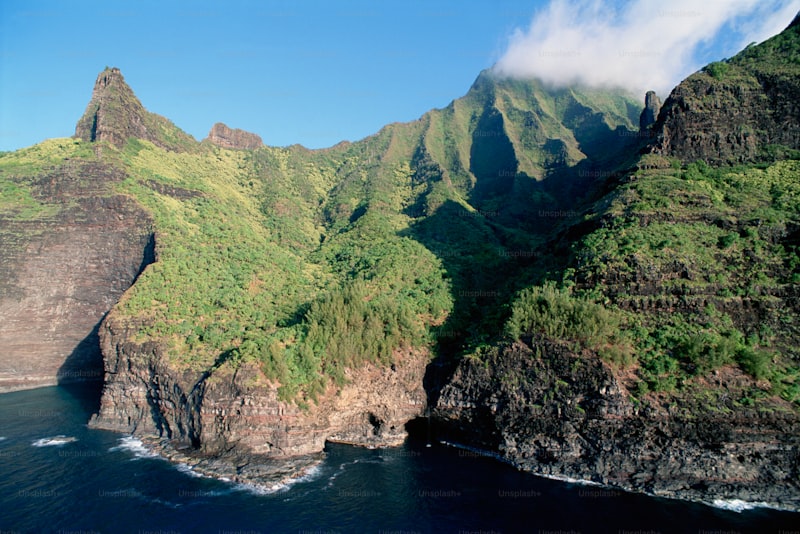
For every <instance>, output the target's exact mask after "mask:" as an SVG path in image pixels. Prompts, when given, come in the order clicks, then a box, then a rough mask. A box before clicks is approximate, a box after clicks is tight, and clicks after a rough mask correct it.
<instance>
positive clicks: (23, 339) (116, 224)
mask: <svg viewBox="0 0 800 534" xmlns="http://www.w3.org/2000/svg"><path fill="white" fill-rule="evenodd" d="M123 177H124V176H123V175H122V174H121V173H120V172H119V171H116V170H115V169H113V168H111V167H108V166H105V165H102V164H99V163H81V162H75V163H71V162H67V163H65V164H63V165H61V166H58V167H55V168H52V169H50V170H48V171H46V172H43V173H42V174H40V175H38V176H36V177H34V178H33V179H32V183H31V185H30V187H31V190H32V192H33V195H34V197H35V199H36V200H37V201H39V202H41V203H42V204H44V205H46V206H48V208H47V210H46V212H44V213H43V214H41V215H36V216H20V215H18V214H14V213H6V214H4V216H3V217H2V218H0V248H1V249H2V250H3V254H2V261H0V324H1V325H2V327H0V345H2V346H3V347H4V350H3V352H2V354H0V391H11V390H15V389H26V388H32V387H40V386H46V385H53V384H56V383H65V382H74V381H83V380H100V379H102V376H103V374H102V363H101V357H100V347H99V344H98V341H97V328H98V324H99V322H100V321H101V320H102V318H103V317H104V316H105V314H106V313H108V311H109V310H110V309H111V307H112V306H113V305H114V304H115V303H116V302H117V300H118V299H119V297H120V296H121V295H122V293H123V292H124V291H125V290H126V289H128V287H130V285H131V284H132V283H133V281H134V280H135V278H136V276H137V274H138V273H139V271H140V270H141V269H142V267H143V265H145V264H146V263H148V262H149V261H152V250H153V243H152V233H151V228H150V220H149V217H148V216H147V214H146V213H144V212H143V211H142V209H141V208H139V207H138V206H137V204H136V203H135V202H133V201H132V200H131V199H130V198H128V197H125V196H121V195H115V194H113V193H112V192H111V186H112V185H113V183H115V182H118V181H119V180H121V179H122V178H123Z"/></svg>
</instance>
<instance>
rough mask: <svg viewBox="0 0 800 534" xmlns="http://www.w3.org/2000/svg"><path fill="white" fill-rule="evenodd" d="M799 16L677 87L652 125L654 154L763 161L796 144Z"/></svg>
mask: <svg viewBox="0 0 800 534" xmlns="http://www.w3.org/2000/svg"><path fill="white" fill-rule="evenodd" d="M798 35H800V21H798V20H797V19H795V21H794V22H793V23H792V24H791V25H790V26H789V28H787V29H786V30H785V31H784V32H783V33H781V34H779V35H776V36H775V37H773V38H771V39H769V40H767V41H766V42H764V43H761V44H760V45H758V46H751V47H748V48H747V49H745V50H744V51H743V52H741V53H740V54H738V55H737V56H735V57H733V58H731V59H729V60H725V61H719V62H717V63H712V64H711V65H708V66H707V67H706V68H705V69H703V70H702V71H701V72H698V73H696V74H694V75H692V76H690V77H689V78H687V79H686V80H685V81H683V82H682V83H681V84H680V85H678V87H676V88H675V89H674V90H673V91H672V94H670V96H669V98H668V99H667V100H666V102H664V107H663V108H662V111H661V113H660V115H659V118H658V124H657V125H656V126H655V129H656V131H657V132H658V143H657V144H656V145H655V146H654V151H655V152H656V153H659V154H662V155H665V156H674V157H677V158H679V159H680V160H681V161H684V162H687V163H691V162H693V161H695V160H698V159H702V160H705V161H706V162H707V163H719V164H736V163H747V162H754V161H770V160H772V159H774V158H775V157H776V155H781V154H785V153H786V151H792V150H794V151H796V150H798V149H800V107H798V99H800V44H798Z"/></svg>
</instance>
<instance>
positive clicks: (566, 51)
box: [494, 0, 800, 96]
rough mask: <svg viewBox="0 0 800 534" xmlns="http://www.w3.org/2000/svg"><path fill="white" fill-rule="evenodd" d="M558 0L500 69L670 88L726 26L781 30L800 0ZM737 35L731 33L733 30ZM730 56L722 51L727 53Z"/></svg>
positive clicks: (518, 38)
mask: <svg viewBox="0 0 800 534" xmlns="http://www.w3.org/2000/svg"><path fill="white" fill-rule="evenodd" d="M616 4H619V3H618V2H617V3H613V2H609V1H605V0H551V1H550V3H549V4H548V6H547V7H546V8H544V9H543V10H541V11H540V12H538V13H536V14H535V16H534V18H533V21H532V22H531V25H530V27H529V28H528V30H527V31H522V30H517V31H516V32H514V34H513V35H512V36H511V38H510V42H509V46H508V49H507V50H506V52H505V53H504V54H503V56H502V57H501V58H500V60H499V61H498V62H497V64H496V65H495V67H494V69H495V72H497V73H499V74H501V75H506V76H511V77H517V78H532V77H535V78H539V79H541V80H543V81H544V82H546V83H550V84H554V85H569V84H574V83H581V84H587V85H591V86H619V87H623V88H626V89H629V90H631V91H633V92H634V93H636V94H643V93H644V91H646V90H648V89H655V90H656V91H657V92H658V93H659V94H660V95H662V96H666V94H667V93H668V92H669V91H670V90H671V89H672V87H674V86H675V85H676V84H677V83H679V82H680V81H681V79H683V78H684V77H686V76H687V75H689V74H691V73H692V72H693V71H695V70H697V69H698V68H699V67H701V66H702V65H699V64H696V61H695V60H694V52H695V50H696V49H697V48H698V46H700V45H703V46H708V45H709V44H710V43H712V42H713V40H714V39H715V38H716V37H717V36H718V35H719V34H720V32H721V30H723V29H724V30H725V31H729V30H733V31H736V32H738V38H736V39H734V41H735V42H741V43H742V45H741V47H743V46H744V45H746V44H748V43H749V42H752V41H761V40H764V39H766V38H768V37H770V36H771V35H774V34H776V33H778V32H780V31H781V30H782V29H783V28H785V27H786V26H787V25H788V24H789V22H791V20H792V18H793V17H794V15H795V14H796V13H797V11H798V8H800V0H672V1H662V2H657V1H655V0H627V1H625V2H623V3H622V5H616ZM727 37H730V36H727ZM720 59H722V57H720Z"/></svg>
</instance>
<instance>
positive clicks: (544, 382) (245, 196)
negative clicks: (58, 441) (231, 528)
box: [0, 27, 800, 509]
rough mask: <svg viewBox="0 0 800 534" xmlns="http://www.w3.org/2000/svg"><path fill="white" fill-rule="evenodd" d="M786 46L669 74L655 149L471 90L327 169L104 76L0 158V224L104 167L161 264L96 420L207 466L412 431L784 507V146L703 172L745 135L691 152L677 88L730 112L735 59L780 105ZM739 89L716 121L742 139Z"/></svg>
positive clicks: (563, 106) (632, 481)
mask: <svg viewBox="0 0 800 534" xmlns="http://www.w3.org/2000/svg"><path fill="white" fill-rule="evenodd" d="M792 28H793V27H792ZM778 37H781V36H778ZM797 41H798V38H797V35H795V32H794V29H792V31H790V32H789V33H787V34H786V35H783V37H781V38H780V39H777V40H771V41H770V42H767V43H765V44H764V45H763V46H762V45H759V46H757V47H753V48H752V49H748V50H746V51H744V52H743V53H742V55H740V56H737V58H738V59H736V58H734V59H733V60H731V62H730V64H731V65H733V67H730V68H731V69H733V71H728V72H724V70H725V69H724V68H723V69H722V70H721V71H715V70H714V67H709V68H708V69H709V72H706V73H700V74H698V75H696V77H695V78H691V77H690V79H689V80H688V81H687V82H686V85H685V86H679V87H678V88H676V90H675V91H673V96H674V98H673V96H670V98H668V99H667V101H665V103H664V106H663V107H662V109H661V111H660V113H659V116H658V120H657V122H656V123H655V124H653V125H652V126H650V130H649V131H647V132H642V131H640V122H639V118H640V114H641V112H642V104H641V103H639V102H635V101H633V100H631V99H630V98H629V97H627V96H625V95H621V94H617V93H615V92H613V91H607V90H592V89H586V88H566V89H564V88H562V89H556V88H547V87H544V86H543V85H542V84H540V83H539V82H536V81H527V82H524V81H518V80H507V79H497V78H496V77H493V76H492V75H491V73H489V72H485V73H482V74H481V75H479V76H478V78H477V79H476V81H475V83H474V84H473V86H472V87H471V88H470V90H469V91H468V92H467V94H466V95H465V96H464V97H462V98H460V99H456V100H454V101H453V102H451V104H450V105H448V106H446V107H445V108H442V109H438V110H432V111H430V112H429V113H426V114H425V115H423V117H421V118H420V119H418V120H417V121H413V122H410V123H396V124H392V125H388V126H386V127H384V128H383V129H381V130H380V131H379V132H378V133H376V134H374V135H373V136H370V137H368V138H365V139H363V140H361V141H358V142H355V143H343V144H340V145H337V146H335V147H331V148H329V149H325V150H320V151H312V150H308V149H304V148H303V147H299V146H293V147H286V148H276V147H267V146H259V147H258V148H255V149H235V150H229V149H226V148H221V147H219V146H216V145H214V144H213V143H203V142H197V141H195V140H193V139H191V138H190V137H189V136H185V134H184V136H182V135H181V133H180V132H179V130H177V129H174V127H173V126H172V125H171V123H168V122H164V121H166V119H164V120H163V121H162V120H160V119H156V118H154V116H153V115H150V114H148V112H146V111H145V110H144V108H143V107H141V104H140V103H139V102H138V99H136V98H135V95H133V92H132V91H130V88H128V87H127V84H124V80H123V79H122V77H121V73H119V72H118V71H116V72H115V71H114V70H113V69H110V70H107V71H104V72H103V73H101V75H100V77H98V82H97V83H96V86H95V88H96V91H95V92H96V93H97V95H95V94H94V93H95V92H93V98H92V100H91V101H90V105H89V106H88V107H87V112H86V113H85V114H84V117H83V118H82V119H81V120H80V121H79V124H78V127H76V135H77V139H75V140H74V141H70V142H69V143H67V144H64V143H45V144H43V145H42V146H36V147H32V148H31V149H29V150H26V151H20V152H18V153H12V154H4V155H2V156H1V157H0V169H2V172H1V173H0V180H1V181H2V186H3V191H4V192H5V191H10V192H13V194H14V195H15V196H13V197H12V198H13V201H12V202H9V203H4V204H2V207H3V210H4V211H3V212H2V213H3V214H4V216H5V217H8V218H10V219H13V220H15V221H17V222H20V223H24V224H33V222H32V221H40V220H42V219H43V218H45V217H46V216H47V214H48V213H49V211H48V210H50V209H54V208H52V206H53V205H54V204H57V203H58V202H60V201H62V200H63V199H65V198H66V197H65V196H63V195H62V194H60V193H58V187H56V188H55V191H56V193H55V194H52V195H50V196H48V191H51V189H49V187H51V186H50V185H48V184H68V183H70V177H73V178H76V179H77V180H78V181H79V182H81V183H83V182H84V181H85V180H83V178H84V177H88V176H90V174H89V173H83V172H82V171H81V172H78V173H76V172H74V171H70V168H71V167H70V165H71V164H70V163H68V161H71V160H72V159H75V160H77V161H79V162H82V161H84V160H86V161H100V162H101V163H102V164H103V165H105V166H108V167H109V168H111V169H113V170H114V172H115V174H114V176H115V177H116V178H115V179H114V180H108V181H107V183H106V185H104V186H103V187H106V188H107V189H105V190H104V191H103V192H102V195H101V196H103V198H104V197H105V196H108V195H118V196H120V197H123V198H126V199H128V200H130V201H132V202H134V203H135V205H136V206H137V207H138V208H139V209H140V210H141V212H142V215H141V218H140V221H149V222H147V225H145V227H146V228H148V231H150V229H152V234H151V235H152V242H153V244H152V248H153V251H152V258H151V259H150V260H149V261H146V262H142V263H143V264H146V265H143V268H142V269H141V272H140V273H138V274H137V278H136V280H135V283H134V284H133V285H132V286H131V287H130V288H129V289H127V291H125V293H124V295H123V296H122V298H121V299H120V300H119V302H117V303H116V304H115V305H114V306H113V309H111V311H110V312H109V313H108V315H107V316H105V317H104V318H103V319H102V320H101V321H100V322H98V323H97V324H96V327H97V332H96V335H97V339H99V344H100V346H101V347H102V354H103V357H104V361H103V365H104V383H105V385H104V392H103V396H102V400H101V409H100V412H99V413H98V415H97V416H96V417H95V418H93V420H92V425H93V426H96V427H99V428H109V429H114V430H117V431H124V432H133V433H136V434H137V435H142V436H147V437H149V438H151V439H154V440H156V441H158V440H160V441H161V443H160V444H159V446H160V447H162V448H163V450H165V451H167V450H171V449H174V448H180V449H184V450H185V451H186V454H187V455H189V456H190V457H191V458H193V460H192V461H193V462H197V463H198V465H202V466H205V467H206V468H208V469H209V471H210V472H215V471H214V470H215V469H216V470H217V471H216V472H217V473H226V475H225V476H227V474H228V473H231V467H230V465H228V467H220V466H221V465H222V464H226V463H230V462H229V461H232V462H233V464H237V463H238V464H241V463H242V462H250V464H251V465H260V464H265V465H266V464H270V462H277V461H279V460H282V459H286V458H287V457H289V456H294V455H298V454H314V453H316V452H318V451H319V450H321V448H322V447H323V446H324V442H325V440H326V439H332V440H342V441H347V442H351V443H358V444H363V445H387V444H391V443H396V442H397V441H398V440H399V439H402V437H403V435H404V429H403V427H404V424H405V423H406V422H408V421H409V420H412V419H414V418H416V417H423V416H427V417H429V418H430V420H431V422H432V426H433V429H434V431H435V433H436V434H437V436H438V437H439V438H441V439H445V440H448V441H462V442H467V444H475V445H479V446H482V447H486V448H489V449H491V450H492V451H493V452H496V453H497V454H501V455H502V456H503V457H504V458H505V459H507V460H509V461H511V462H514V463H516V464H517V465H519V466H521V467H523V468H525V469H527V470H530V471H533V472H540V473H547V474H551V475H561V476H575V477H580V478H589V479H592V480H594V481H596V482H599V483H603V484H609V485H613V486H615V487H621V488H626V489H632V490H636V491H645V492H649V493H658V494H662V495H669V496H684V497H691V498H697V499H703V498H704V497H705V498H708V497H709V496H713V497H717V496H719V497H724V498H742V499H745V500H759V499H761V500H765V501H768V502H770V503H777V504H776V505H779V506H786V507H790V508H792V509H797V508H798V502H800V501H799V500H798V495H800V491H799V490H798V487H797V484H796V481H795V482H793V480H795V479H793V477H795V474H796V473H797V472H798V463H797V461H796V451H797V450H798V443H797V439H796V432H795V431H794V430H793V429H795V428H796V426H797V413H798V402H800V388H798V383H797V380H798V375H797V372H796V370H797V361H798V358H799V357H800V356H799V355H798V354H797V351H796V343H794V341H796V339H797V336H798V328H797V323H796V318H797V316H798V315H799V314H800V311H799V310H797V309H796V305H794V304H792V303H794V302H796V300H797V297H798V295H797V292H796V289H794V288H795V287H796V280H797V279H800V278H798V276H800V275H799V274H798V266H800V260H798V259H797V237H796V236H797V229H798V228H800V218H799V217H798V213H800V207H798V206H797V205H796V202H795V201H794V200H793V199H795V198H796V197H797V193H798V192H797V183H798V181H797V179H796V177H797V174H798V172H800V170H799V169H798V167H797V163H796V161H794V160H793V159H792V157H793V154H794V153H793V152H792V150H796V149H797V148H798V147H797V146H795V145H794V144H792V143H793V142H791V143H790V144H789V145H784V146H783V148H779V149H771V150H770V151H766V152H764V151H763V150H762V148H764V147H763V143H762V142H761V141H759V142H758V143H756V144H755V145H753V147H752V150H750V149H749V148H748V149H747V150H746V151H745V152H743V153H742V154H743V159H741V160H740V162H750V161H751V159H753V158H755V159H758V158H757V157H756V156H758V157H762V158H763V157H767V158H770V159H766V160H761V161H763V163H764V164H763V165H762V166H761V167H758V166H747V167H727V166H724V165H720V162H725V161H728V160H729V158H728V156H727V154H729V153H731V150H732V149H731V148H730V147H731V146H734V145H736V143H738V139H739V138H738V137H736V136H734V137H731V138H730V139H731V140H732V143H734V144H730V143H728V141H727V139H728V137H726V136H722V137H721V138H720V139H722V140H725V142H721V143H720V144H713V143H712V145H709V144H708V143H707V142H706V140H707V136H706V137H704V134H705V133H707V130H708V127H707V123H709V122H713V121H714V120H717V119H715V118H714V117H717V118H719V117H720V116H722V117H723V118H724V117H727V115H725V114H723V115H720V114H719V113H716V115H715V114H714V113H715V112H714V109H713V106H711V107H710V108H709V107H699V108H697V109H695V108H693V107H692V105H690V106H688V108H687V109H683V108H682V107H681V106H682V104H681V103H682V102H683V103H693V102H694V101H693V100H691V99H690V98H688V97H687V98H684V99H683V100H681V95H685V94H687V95H691V94H696V93H692V91H693V89H692V88H693V87H695V85H693V84H696V83H697V82H696V80H698V79H700V80H701V81H702V82H703V83H710V84H711V85H709V87H711V86H713V87H715V88H719V91H723V89H724V91H725V92H724V93H719V94H725V95H728V96H729V95H730V94H733V93H735V91H736V86H735V85H733V84H731V83H728V85H727V86H726V85H725V83H727V82H725V76H726V75H731V74H737V73H738V71H736V69H738V68H740V67H739V64H742V65H744V66H742V67H741V69H743V71H745V72H746V73H751V72H755V71H758V72H765V73H766V74H767V75H769V76H773V77H772V78H769V79H770V80H775V81H777V83H776V84H773V85H774V86H776V87H784V86H786V87H790V88H791V87H793V85H791V83H792V82H791V80H792V79H793V78H792V77H793V76H794V71H793V70H792V69H793V68H794V67H793V66H792V65H789V66H788V67H786V68H779V67H781V63H780V60H775V57H783V56H781V55H780V54H783V53H784V52H782V51H788V52H787V53H789V54H790V53H791V50H793V43H796V42H797ZM776 43H778V44H777V45H776ZM781 43H782V44H781ZM787 57H788V56H787ZM748 61H750V62H754V64H755V65H756V66H755V67H753V66H752V65H749V66H748ZM776 61H777V63H778V66H777V67H776V66H775V65H771V64H768V63H770V62H771V63H775V62H776ZM759 62H762V63H763V65H762V66H760V67H759V66H758V65H759V64H760V63H759ZM710 72H717V74H718V75H719V76H720V77H721V78H720V79H719V80H717V79H716V78H714V76H713V75H712V74H711V73H710ZM748 76H749V74H748ZM769 76H768V77H769ZM784 77H788V78H789V80H790V81H789V82H787V83H788V85H785V84H784V85H781V84H782V83H783V82H782V81H781V80H783V78H784ZM732 79H734V80H735V79H738V78H735V77H734V78H732ZM709 80H717V81H719V82H720V83H719V84H717V85H714V84H716V83H717V82H713V81H709ZM729 81H730V80H729ZM745 81H747V83H748V84H749V83H750V82H751V81H752V80H750V79H749V78H747V80H745ZM723 82H725V83H723ZM728 86H730V87H729V88H727V89H726V87H728ZM747 87H750V85H747ZM759 87H761V88H762V89H764V87H763V86H762V85H759ZM771 87H772V86H771ZM752 89H753V92H752V95H753V98H752V99H750V100H744V101H743V102H741V103H737V101H735V99H734V100H732V101H731V103H730V104H729V107H728V108H725V109H727V110H728V111H735V110H733V109H732V108H730V105H734V106H736V105H738V106H743V107H742V109H741V110H739V111H740V112H741V113H739V114H738V115H741V116H743V117H745V118H748V117H749V118H753V117H756V118H757V120H762V119H761V118H758V117H761V115H759V113H761V111H760V110H753V109H751V108H753V107H754V106H755V104H754V103H755V102H757V101H760V97H759V96H758V94H757V91H756V86H755V85H752ZM725 98H726V100H725V102H726V103H727V102H728V99H727V96H726V97H725ZM692 113H695V115H692ZM787 113H789V116H790V118H791V119H792V120H794V118H796V116H795V115H793V113H794V112H791V111H789V112H787ZM738 115H737V116H738ZM129 118H130V119H131V120H130V121H129V120H128V119H129ZM747 120H750V119H747ZM754 120H755V119H754ZM676 124H677V125H680V128H677V127H675V125H676ZM732 124H733V126H732V128H733V130H736V128H738V126H739V125H740V124H741V122H735V121H734V122H732ZM790 124H793V123H790ZM728 126H729V125H727V124H721V126H720V127H721V128H722V130H724V128H723V127H728ZM681 128H682V129H681ZM791 128H793V127H790V129H791ZM722 130H721V131H722ZM212 131H213V130H212ZM675 131H681V132H685V133H686V135H685V136H683V137H681V136H680V135H676V134H675V133H674V132H675ZM692 132H696V134H697V135H695V133H692ZM129 133H132V134H133V137H131V136H127V135H128V134H129ZM126 136H127V137H126ZM756 139H757V140H758V139H759V138H758V137H757V136H756ZM780 139H784V138H782V137H781V138H780ZM787 139H789V140H790V141H791V138H787ZM698 140H699V141H698ZM695 141H697V142H695ZM659 143H660V144H659ZM56 145H57V146H56ZM62 145H63V146H62ZM736 146H738V145H736ZM742 146H749V145H746V144H744V145H742ZM653 147H656V148H655V149H654V148H653ZM659 147H661V148H659ZM709 147H710V148H709ZM698 154H700V155H707V156H708V157H707V158H706V159H708V162H709V163H711V164H712V165H715V166H713V167H712V166H709V165H708V164H707V163H705V162H703V161H699V162H696V161H695V159H703V158H696V157H695V156H696V155H698ZM65 161H67V163H65ZM48 166H49V167H50V168H49V169H47V170H46V171H45V168H46V167H48ZM45 176H46V177H47V178H46V179H45V178H43V177H45ZM4 194H5V193H4ZM23 207H24V208H25V209H26V210H27V211H24V210H23V209H22V208H23ZM106 214H107V215H109V218H110V219H111V220H113V218H114V216H116V215H118V214H120V211H119V209H118V208H116V207H113V206H111V207H109V208H108V209H107V213H106ZM36 224H38V222H36ZM106 224H108V223H106ZM134 226H135V224H134ZM79 257H82V256H80V254H79ZM153 260H154V261H153ZM9 268H10V271H9V272H10V273H11V274H14V272H16V271H14V265H11V264H9ZM9 279H11V278H9ZM793 299H794V300H793ZM13 300H14V297H13V296H12V298H10V299H9V301H13ZM1 309H2V308H0V310H1ZM793 346H794V348H793ZM6 364H8V362H6ZM342 399H345V400H346V399H351V400H353V402H352V404H351V405H350V406H349V407H348V406H347V405H346V404H347V403H346V402H345V405H343V404H342V402H344V401H343V400H342ZM706 412H708V413H706ZM698 414H704V415H703V417H702V418H701V419H700V420H698ZM745 427H746V428H748V429H751V430H753V432H752V434H750V435H743V434H742V433H741V432H740V429H742V428H745ZM781 428H783V429H784V430H781ZM287 429H288V430H287ZM629 431H630V432H632V434H631V435H634V436H636V439H635V440H633V441H631V440H628V439H627V438H625V436H626V435H628V434H629ZM793 436H794V437H793ZM676 445H677V449H676V450H681V451H686V454H684V455H683V456H681V455H679V454H678V455H676V454H673V453H670V452H669V451H670V450H671V449H672V448H674V447H675V446H676ZM782 447H783V448H782ZM765 451H769V452H768V453H767V452H765ZM230 454H233V458H231V457H230ZM793 454H794V455H795V456H792V455H793ZM653 457H657V458H662V459H663V462H659V463H657V464H653V463H652V462H651V461H650V460H651V459H652V458H653ZM225 458H227V460H225ZM620 458H624V461H621V460H620ZM732 458H733V459H736V460H735V461H734V460H732ZM739 458H741V460H740V459H739ZM793 458H794V459H793ZM270 465H272V464H270ZM215 466H216V467H215ZM234 472H235V470H234ZM273 475H274V473H272V472H270V473H259V472H258V470H257V469H256V470H255V471H248V472H246V473H237V476H241V477H242V478H244V479H248V478H249V479H251V480H262V481H263V480H265V479H266V480H269V477H270V476H273ZM259 477H262V478H261V479H260V478H259ZM795 478H796V477H795ZM776 481H777V482H778V484H775V482H776Z"/></svg>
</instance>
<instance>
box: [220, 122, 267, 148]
mask: <svg viewBox="0 0 800 534" xmlns="http://www.w3.org/2000/svg"><path fill="white" fill-rule="evenodd" d="M208 140H209V141H211V142H212V143H214V144H215V145H217V146H219V147H222V148H238V149H243V150H252V149H256V148H259V147H262V146H264V143H263V142H262V141H261V137H259V136H258V135H256V134H254V133H250V132H246V131H244V130H240V129H238V128H228V127H227V126H226V125H224V124H222V123H221V122H218V123H216V124H215V125H214V126H212V127H211V131H210V132H208Z"/></svg>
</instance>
